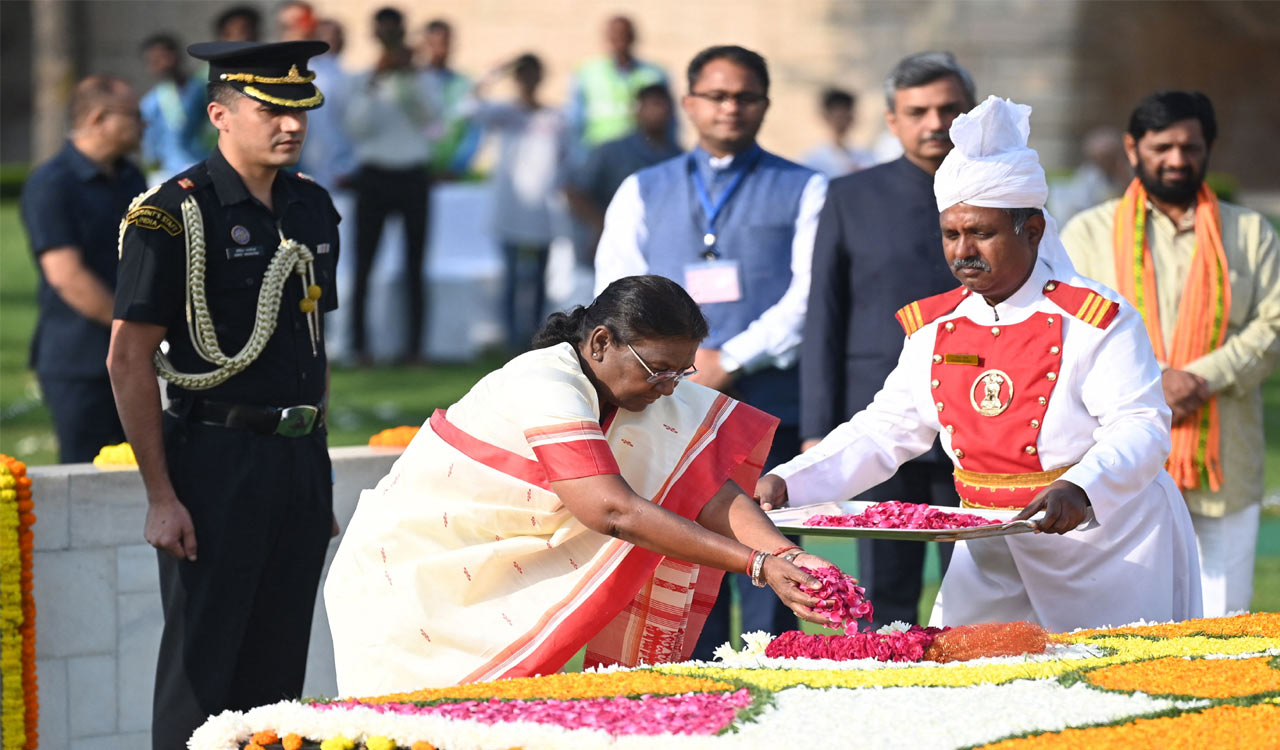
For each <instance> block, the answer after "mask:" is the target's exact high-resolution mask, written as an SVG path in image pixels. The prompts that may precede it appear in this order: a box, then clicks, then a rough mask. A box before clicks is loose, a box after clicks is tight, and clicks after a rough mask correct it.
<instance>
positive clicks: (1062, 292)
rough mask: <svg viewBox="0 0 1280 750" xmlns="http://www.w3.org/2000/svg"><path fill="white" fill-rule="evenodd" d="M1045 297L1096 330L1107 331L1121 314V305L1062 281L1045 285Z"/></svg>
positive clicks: (1091, 291)
mask: <svg viewBox="0 0 1280 750" xmlns="http://www.w3.org/2000/svg"><path fill="white" fill-rule="evenodd" d="M1044 296H1046V297H1048V298H1049V299H1050V300H1052V301H1053V303H1054V304H1055V305H1057V306H1058V307H1061V308H1062V311H1063V312H1065V313H1066V314H1068V315H1070V316H1071V317H1073V318H1078V319H1080V320H1082V321H1084V322H1086V323H1088V324H1089V325H1091V326H1093V327H1094V328H1102V329H1105V328H1106V327H1107V326H1109V325H1111V321H1112V320H1115V317H1116V313H1118V312H1120V303H1119V302H1112V301H1111V300H1109V299H1107V298H1106V297H1103V296H1102V295H1101V294H1098V293H1097V292H1095V291H1093V290H1092V289H1086V288H1084V287H1079V286H1071V285H1070V284H1064V283H1062V282H1061V281H1050V282H1049V283H1047V284H1045V285H1044Z"/></svg>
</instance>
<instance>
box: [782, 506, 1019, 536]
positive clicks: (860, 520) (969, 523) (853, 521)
mask: <svg viewBox="0 0 1280 750" xmlns="http://www.w3.org/2000/svg"><path fill="white" fill-rule="evenodd" d="M992 523H995V522H994V521H992V520H991V519H989V518H983V517H981V516H975V515H973V514H971V513H949V512H947V511H942V510H938V509H937V508H933V507H930V506H928V505H923V504H920V503H904V502H901V501H898V500H889V501H887V502H883V503H876V504H875V505H872V506H871V507H869V508H867V509H866V510H864V511H863V512H861V513H856V514H838V515H818V516H812V517H810V518H809V519H807V520H806V521H805V522H804V525H805V526H830V527H842V528H851V529H967V528H972V527H974V526H990V525H991V524H992Z"/></svg>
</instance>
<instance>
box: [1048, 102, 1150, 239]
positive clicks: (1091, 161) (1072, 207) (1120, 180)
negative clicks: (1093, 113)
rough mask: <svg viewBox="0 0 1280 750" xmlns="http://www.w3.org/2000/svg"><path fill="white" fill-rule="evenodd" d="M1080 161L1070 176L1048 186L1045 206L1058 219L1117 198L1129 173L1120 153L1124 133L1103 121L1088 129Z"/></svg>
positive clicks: (1122, 151)
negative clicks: (1046, 204) (1047, 202)
mask: <svg viewBox="0 0 1280 750" xmlns="http://www.w3.org/2000/svg"><path fill="white" fill-rule="evenodd" d="M1082 150H1083V151H1084V163H1083V164H1081V165H1080V166H1079V167H1078V168H1076V171H1075V172H1074V173H1072V175H1071V177H1070V178H1069V179H1067V180H1065V181H1063V182H1060V183H1058V184H1057V185H1054V186H1052V188H1051V189H1050V195H1049V207H1050V208H1051V209H1053V218H1055V219H1057V220H1058V221H1059V222H1062V223H1063V225H1064V226H1065V224H1066V221H1067V220H1068V219H1070V218H1071V217H1072V216H1075V215H1076V214H1078V213H1080V212H1081V211H1083V210H1085V209H1086V208H1092V207H1093V206H1096V205H1098V204H1099V203H1102V202H1104V201H1108V200H1111V199H1112V198H1119V197H1120V195H1121V194H1122V193H1124V189H1125V187H1127V186H1128V184H1129V181H1130V180H1131V179H1132V177H1133V172H1132V171H1130V168H1129V158H1128V157H1127V156H1125V153H1124V137H1123V134H1122V133H1121V132H1120V129H1119V128H1116V127H1112V126H1110V125H1103V126H1100V127H1096V128H1094V129H1093V130H1090V131H1089V132H1088V133H1087V134H1086V135H1085V137H1084V142H1083V144H1082Z"/></svg>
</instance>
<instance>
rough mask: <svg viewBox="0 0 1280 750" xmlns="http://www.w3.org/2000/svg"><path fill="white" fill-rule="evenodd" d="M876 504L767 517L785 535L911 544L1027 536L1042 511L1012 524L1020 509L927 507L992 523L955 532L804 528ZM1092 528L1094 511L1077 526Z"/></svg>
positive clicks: (825, 506)
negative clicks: (808, 521) (807, 523)
mask: <svg viewBox="0 0 1280 750" xmlns="http://www.w3.org/2000/svg"><path fill="white" fill-rule="evenodd" d="M875 504H876V503H867V502H859V501H856V500H838V501H834V502H829V503H819V504H817V505H806V506H804V507H801V508H779V509H777V510H771V511H767V512H766V515H768V516H769V518H770V520H772V521H773V523H774V525H775V526H777V527H778V530H779V531H781V532H782V533H784V534H803V535H805V536H830V537H840V538H845V539H857V538H866V539H902V540H906V541H913V542H958V541H961V540H964V539H984V538H986V537H992V536H1008V535H1009V534H1026V533H1028V532H1031V531H1034V530H1035V523H1034V521H1036V520H1039V519H1040V518H1042V517H1043V516H1044V511H1041V512H1039V513H1037V514H1035V515H1034V516H1032V517H1031V519H1029V520H1023V521H1015V520H1013V519H1014V517H1015V516H1017V515H1018V514H1019V513H1021V512H1022V511H1021V510H987V509H985V508H974V509H970V508H945V507H941V506H937V505H934V506H930V507H933V508H936V509H937V510H940V511H943V512H945V513H968V514H970V515H974V516H979V517H981V518H987V519H990V520H991V523H990V524H989V525H986V526H971V527H968V528H954V529H854V528H848V527H839V526H805V525H804V522H805V520H806V519H808V518H811V517H813V516H834V515H841V514H844V515H855V514H858V513H861V512H863V511H864V510H866V509H867V508H869V507H871V506H872V505H875ZM1092 525H1093V509H1092V508H1091V509H1090V510H1089V516H1088V518H1086V520H1085V522H1084V523H1082V524H1080V526H1079V527H1077V528H1078V530H1081V531H1083V530H1085V529H1088V528H1090V527H1091V526H1092Z"/></svg>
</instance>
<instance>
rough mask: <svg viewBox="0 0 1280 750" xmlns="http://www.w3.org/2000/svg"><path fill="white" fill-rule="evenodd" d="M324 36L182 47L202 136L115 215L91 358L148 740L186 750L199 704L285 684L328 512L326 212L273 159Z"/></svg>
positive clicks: (252, 695)
mask: <svg viewBox="0 0 1280 750" xmlns="http://www.w3.org/2000/svg"><path fill="white" fill-rule="evenodd" d="M327 49H328V45H327V44H325V43H324V42H283V43H277V44H253V43H246V42H217V43H205V44H195V45H192V46H191V47H190V48H188V51H189V52H190V53H191V55H192V56H194V57H197V58H200V59H202V60H207V61H209V82H210V83H209V98H210V103H209V105H208V114H209V119H210V121H211V122H212V123H213V125H214V127H216V128H217V130H218V149H217V150H216V151H214V153H213V155H212V156H210V157H209V158H208V159H206V160H205V161H204V162H202V163H200V164H197V165H196V166H194V167H192V168H191V169H189V170H187V171H186V172H184V173H182V174H180V175H178V176H177V177H174V178H173V179H171V180H169V181H168V182H166V183H164V184H163V185H161V186H160V187H159V188H157V189H155V190H153V191H150V192H147V193H143V194H142V195H141V196H139V197H138V198H137V199H135V200H134V201H133V203H132V204H131V205H130V207H129V211H128V213H127V214H126V215H125V218H124V221H123V223H122V225H121V229H122V232H121V239H120V267H119V273H118V281H117V291H116V304H115V320H114V321H113V325H112V332H111V350H110V354H109V355H108V370H109V372H110V374H111V382H112V386H113V388H114V390H115V395H116V404H117V407H118V410H119V412H120V417H121V421H122V422H123V423H124V428H125V432H126V434H127V435H128V437H129V439H130V441H131V442H132V444H133V449H134V453H135V455H136V456H137V458H138V466H139V468H140V469H141V472H142V478H143V481H144V483H145V485H146V490H147V501H148V510H147V521H146V529H145V534H146V539H147V541H148V542H150V543H151V544H152V545H153V546H154V547H156V549H157V550H158V553H157V557H158V559H159V567H160V589H161V591H160V593H161V599H162V603H163V607H164V619H165V625H164V634H163V636H162V638H161V644H160V656H159V663H158V665H157V668H156V686H155V702H154V706H153V720H152V721H153V723H152V743H153V746H154V748H156V750H161V749H163V750H172V749H173V748H181V747H185V746H186V741H187V739H188V738H189V737H190V736H191V733H192V732H193V731H194V730H195V729H196V728H197V727H198V726H199V725H200V724H201V723H203V722H204V721H205V719H206V718H207V717H208V716H209V715H211V714H217V713H220V712H221V711H223V710H227V709H232V710H244V709H248V708H251V707H253V706H257V705H262V704H266V703H271V702H275V701H279V700H282V699H285V698H296V697H298V696H299V695H300V693H301V691H302V683H303V675H304V670H305V667H306V658H307V643H308V639H309V635H310V631H311V613H312V610H313V607H314V602H315V594H316V589H317V586H318V584H319V578H320V571H321V567H322V566H323V563H324V556H325V550H326V547H327V545H328V541H329V538H330V535H331V530H332V529H334V528H335V526H336V524H334V522H333V516H332V512H333V494H332V483H331V482H332V472H331V466H330V463H329V454H328V450H327V445H326V433H325V428H324V411H325V399H326V395H327V377H326V373H327V365H326V360H325V352H324V335H323V334H324V331H323V324H322V318H321V313H323V312H327V311H329V310H332V309H334V308H335V307H336V306H337V296H336V293H335V284H334V271H335V268H336V266H337V260H338V226H337V225H338V221H339V217H338V214H337V212H336V211H335V210H334V208H333V203H332V202H331V201H330V200H329V195H328V193H326V192H325V190H324V189H323V188H321V187H320V186H319V185H316V184H315V183H313V182H311V181H309V180H308V179H306V178H305V177H303V176H301V175H294V174H290V173H289V172H287V171H284V170H283V169H282V168H283V167H287V166H290V165H292V164H295V163H296V162H297V161H298V157H299V155H300V154H301V151H302V144H303V140H304V138H305V136H306V128H307V114H306V111H307V110H309V109H313V108H315V107H318V106H320V104H321V103H322V102H323V101H324V97H323V95H322V94H321V93H320V92H319V91H318V90H317V89H316V87H315V86H314V84H313V83H312V80H313V79H314V78H315V75H314V74H313V73H311V72H310V71H308V70H307V69H306V62H307V59H308V58H310V57H312V56H314V55H318V54H320V53H322V52H324V51H326V50H327ZM162 341H167V342H168V350H167V353H164V354H162V353H160V352H159V351H158V349H159V347H160V344H161V342H162ZM157 373H158V374H159V375H160V376H161V377H162V378H164V379H165V380H167V381H168V385H167V388H168V395H169V406H168V408H167V409H165V411H164V413H163V415H162V414H161V407H160V394H159V389H158V387H157V384H156V374H157ZM197 539H198V540H199V546H198V547H197ZM197 552H198V554H197Z"/></svg>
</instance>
